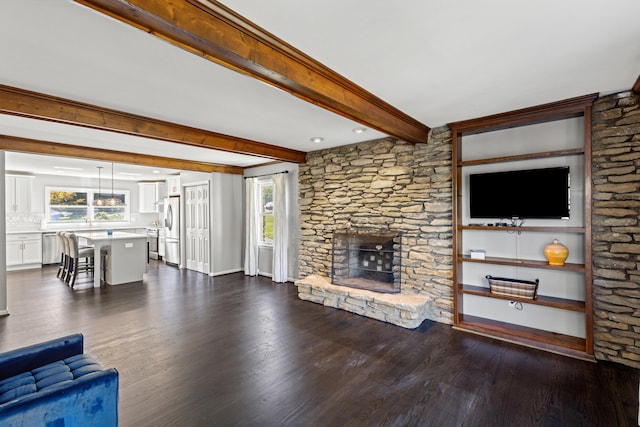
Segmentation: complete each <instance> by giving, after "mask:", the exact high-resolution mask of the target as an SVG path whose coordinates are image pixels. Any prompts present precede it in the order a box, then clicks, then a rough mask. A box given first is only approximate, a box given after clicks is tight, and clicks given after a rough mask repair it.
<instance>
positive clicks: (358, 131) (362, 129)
mask: <svg viewBox="0 0 640 427" xmlns="http://www.w3.org/2000/svg"><path fill="white" fill-rule="evenodd" d="M366 131H367V128H354V129H353V133H363V132H366Z"/></svg>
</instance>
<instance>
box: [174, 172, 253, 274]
mask: <svg viewBox="0 0 640 427" xmlns="http://www.w3.org/2000/svg"><path fill="white" fill-rule="evenodd" d="M242 181H243V180H242V176H241V175H233V174H223V173H202V172H183V173H181V174H180V185H181V186H182V187H185V186H188V185H190V184H194V185H195V184H202V183H204V182H208V183H209V200H210V201H211V205H210V210H209V211H210V224H211V228H210V235H209V237H210V239H209V240H210V248H209V250H210V253H211V264H210V272H209V273H210V274H211V275H214V276H216V275H221V274H228V273H233V272H237V271H242V247H243V246H242V243H243V234H242V184H243V182H242ZM183 224H184V223H183ZM182 229H183V230H184V227H182ZM182 239H183V241H184V236H182ZM182 246H183V245H182ZM181 252H182V250H181ZM181 257H182V259H184V253H183V254H182V255H181Z"/></svg>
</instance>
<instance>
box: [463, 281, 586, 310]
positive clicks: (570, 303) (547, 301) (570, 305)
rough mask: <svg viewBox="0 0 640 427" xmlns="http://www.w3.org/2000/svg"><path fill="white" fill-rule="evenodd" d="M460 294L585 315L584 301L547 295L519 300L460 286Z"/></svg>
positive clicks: (475, 287)
mask: <svg viewBox="0 0 640 427" xmlns="http://www.w3.org/2000/svg"><path fill="white" fill-rule="evenodd" d="M460 292H461V293H463V294H469V295H477V296H481V297H488V298H497V299H503V300H507V301H519V302H522V303H526V304H533V305H542V306H545V307H553V308H559V309H561V310H570V311H577V312H579V313H584V301H576V300H572V299H565V298H556V297H550V296H545V295H537V296H536V298H535V299H528V298H518V297H513V296H507V295H499V294H493V293H491V290H490V289H489V288H485V287H483V286H474V285H464V284H461V285H460Z"/></svg>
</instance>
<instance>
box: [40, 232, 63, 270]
mask: <svg viewBox="0 0 640 427" xmlns="http://www.w3.org/2000/svg"><path fill="white" fill-rule="evenodd" d="M59 262H60V252H59V251H58V242H57V238H56V233H42V265H47V264H58V263H59Z"/></svg>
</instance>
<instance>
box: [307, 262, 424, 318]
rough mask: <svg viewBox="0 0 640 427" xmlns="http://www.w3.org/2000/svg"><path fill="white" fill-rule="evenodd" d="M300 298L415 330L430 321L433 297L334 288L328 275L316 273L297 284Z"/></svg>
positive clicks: (335, 286)
mask: <svg viewBox="0 0 640 427" xmlns="http://www.w3.org/2000/svg"><path fill="white" fill-rule="evenodd" d="M295 285H296V286H297V287H298V298H300V299H301V300H305V301H311V302H315V303H318V304H322V305H325V306H327V307H333V308H339V309H342V310H345V311H349V312H351V313H356V314H359V315H361V316H365V317H370V318H372V319H376V320H381V321H383V322H387V323H392V324H394V325H398V326H402V327H404V328H408V329H413V328H417V327H418V326H420V324H421V323H422V322H423V321H424V320H425V319H429V318H430V316H429V314H430V313H429V310H430V304H429V298H428V297H426V296H424V295H417V294H406V293H400V294H384V293H378V292H372V291H367V290H364V289H355V288H349V287H345V286H337V285H332V284H331V280H330V279H329V278H328V277H325V276H319V275H316V274H312V275H310V276H307V277H305V278H303V279H300V280H298V281H296V282H295Z"/></svg>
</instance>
